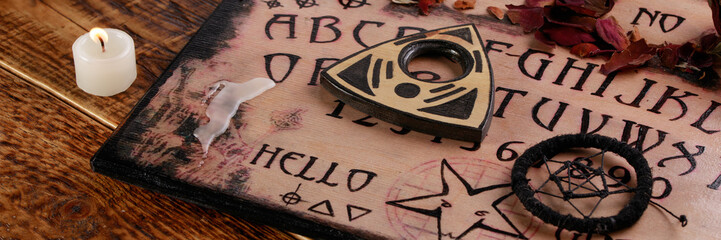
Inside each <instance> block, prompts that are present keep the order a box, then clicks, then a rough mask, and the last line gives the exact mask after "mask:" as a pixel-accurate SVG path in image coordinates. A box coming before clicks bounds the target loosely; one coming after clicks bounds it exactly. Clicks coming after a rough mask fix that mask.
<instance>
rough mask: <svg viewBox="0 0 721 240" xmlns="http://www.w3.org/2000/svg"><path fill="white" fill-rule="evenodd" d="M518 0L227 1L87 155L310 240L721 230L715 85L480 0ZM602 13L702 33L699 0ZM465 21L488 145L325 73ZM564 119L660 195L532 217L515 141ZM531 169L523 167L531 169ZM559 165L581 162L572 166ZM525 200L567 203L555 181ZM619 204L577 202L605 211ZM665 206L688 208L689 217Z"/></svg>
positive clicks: (122, 173) (705, 18) (618, 173)
mask: <svg viewBox="0 0 721 240" xmlns="http://www.w3.org/2000/svg"><path fill="white" fill-rule="evenodd" d="M522 3H523V1H507V2H498V1H495V2H488V1H478V2H477V3H476V6H475V8H474V9H471V10H464V11H458V10H455V9H452V7H451V6H452V4H453V3H452V1H446V2H445V3H443V4H442V5H441V6H439V7H435V8H433V9H432V11H431V13H430V15H429V16H420V15H419V13H418V9H417V8H416V7H415V6H405V5H396V4H394V3H391V2H390V1H366V0H340V1H316V0H267V1H260V0H254V1H251V0H226V1H223V2H222V3H221V4H220V5H219V6H218V8H217V10H216V11H215V12H214V13H213V15H212V16H211V17H210V18H209V19H208V20H207V22H206V23H205V24H204V26H203V27H202V28H201V29H200V30H199V31H198V33H197V34H196V36H195V37H193V39H192V40H191V41H190V42H189V43H188V45H187V46H186V47H185V48H184V49H183V50H182V52H181V53H180V54H179V55H178V57H177V58H176V59H175V61H174V62H173V63H172V65H171V66H170V67H169V68H168V69H167V71H166V72H165V73H164V74H163V75H162V76H161V77H160V78H159V79H158V81H157V82H156V83H155V84H154V85H153V87H152V88H151V89H150V90H149V92H148V93H147V94H146V96H145V97H144V98H143V99H142V100H141V101H140V102H139V103H138V105H137V106H136V108H135V109H134V110H133V111H132V113H131V114H130V116H129V117H128V118H127V120H126V121H125V122H124V123H123V125H122V126H121V127H119V128H118V129H117V130H116V132H115V133H114V134H113V135H112V136H111V137H110V139H109V140H108V141H107V142H106V143H105V144H104V146H103V147H102V148H101V149H100V150H99V151H98V153H97V154H96V155H95V157H94V158H93V159H92V166H93V169H94V170H95V171H97V172H99V173H102V174H105V175H108V176H111V177H114V178H117V179H119V180H122V181H125V182H128V183H130V184H135V185H139V186H143V187H145V188H148V189H152V190H155V191H158V192H161V193H164V194H167V195H170V196H174V197H177V198H180V199H184V200H186V201H189V202H193V203H197V204H200V205H203V206H208V207H211V208H216V209H220V210H222V211H226V212H229V213H232V214H236V215H238V216H241V217H243V218H246V219H249V220H252V221H257V222H259V223H264V224H269V225H273V226H277V227H280V228H283V229H287V230H290V231H294V232H297V233H301V234H306V235H308V236H311V237H313V236H318V237H323V238H356V237H358V238H373V239H376V238H388V239H437V238H441V239H447V238H457V237H463V238H467V239H516V238H529V239H584V238H594V239H713V238H718V237H719V236H721V228H719V226H718V225H719V223H720V222H721V208H719V207H718V206H719V200H720V199H721V190H720V189H719V188H720V187H721V176H720V174H721V164H720V163H719V158H720V157H721V150H719V148H718V147H717V146H716V145H715V144H716V143H719V140H718V136H720V135H719V132H721V121H719V119H721V110H719V109H718V107H719V105H721V103H720V102H721V96H719V93H718V91H715V90H712V89H705V88H702V87H698V86H695V85H693V84H691V83H689V82H687V81H685V80H683V79H682V78H680V77H678V76H676V75H673V74H669V73H666V72H664V71H662V70H659V69H655V68H640V69H636V70H629V71H623V72H621V73H619V74H610V75H603V74H601V73H600V72H599V68H600V65H601V64H603V62H604V60H603V59H602V58H594V59H581V58H579V57H577V56H575V55H573V54H570V53H569V50H568V49H567V48H562V47H556V48H552V47H548V46H546V45H544V44H541V43H539V42H538V41H536V40H534V39H533V35H532V34H525V33H524V32H523V30H522V29H521V27H520V26H517V25H512V24H510V23H509V22H508V21H507V20H498V19H496V18H494V17H492V16H491V15H489V14H488V13H487V12H486V8H487V7H488V6H497V7H501V8H502V7H503V6H504V5H506V4H522ZM609 15H613V16H614V17H615V18H616V19H617V20H618V22H619V24H620V25H621V26H622V27H623V28H624V29H628V30H630V29H632V28H633V26H636V27H638V29H639V31H640V32H641V34H642V35H643V37H645V38H646V40H647V41H648V42H651V43H663V42H670V43H677V44H680V43H683V42H685V41H688V40H689V39H691V38H695V37H697V36H699V35H700V34H701V33H703V32H705V31H707V30H711V29H713V23H712V20H711V17H710V16H711V11H710V10H709V9H708V5H707V2H706V1H702V0H694V1H685V2H683V3H679V2H669V1H661V0H653V1H618V2H617V3H616V6H615V7H614V9H613V11H612V12H610V13H609ZM463 24H473V25H475V27H476V28H477V29H478V31H479V35H480V37H481V39H482V41H483V44H482V45H483V49H484V50H485V52H484V54H486V55H487V56H488V59H489V62H490V65H491V68H492V70H493V79H494V84H495V85H494V86H493V89H490V91H492V92H493V93H494V94H495V97H494V99H493V100H494V101H493V104H492V117H491V118H492V124H491V125H490V128H489V129H488V133H487V136H486V137H485V138H484V139H483V141H482V142H464V141H457V140H451V139H448V138H443V137H436V136H433V135H428V134H423V133H419V132H416V131H411V130H409V129H407V128H403V127H400V126H397V125H393V124H390V123H387V122H385V121H381V120H378V119H376V118H373V117H371V116H368V115H366V114H365V113H362V112H360V111H358V110H356V109H354V108H352V107H350V106H348V105H346V104H345V103H344V102H342V101H340V100H338V98H336V97H335V96H334V95H333V94H331V93H329V92H328V91H327V90H326V89H324V88H323V87H322V86H321V85H320V83H321V75H322V74H321V73H322V71H323V70H325V69H326V68H328V67H329V66H330V65H332V64H334V63H336V62H337V61H338V60H339V59H343V58H345V57H346V56H349V55H351V54H353V53H355V52H358V51H361V50H364V49H365V48H366V47H369V46H373V45H375V44H377V43H381V42H385V41H388V40H390V39H395V38H398V37H403V36H411V35H412V34H415V33H418V32H421V31H425V30H432V29H441V28H445V27H450V26H459V25H463ZM427 74H430V75H433V74H432V73H427ZM254 78H269V79H271V80H273V81H274V82H275V84H276V85H275V87H273V88H270V89H268V90H267V91H265V92H263V93H262V94H260V95H258V96H257V97H254V98H252V99H250V100H247V101H244V102H243V103H242V104H240V105H239V106H238V107H237V109H234V110H237V112H234V114H232V115H229V116H230V119H229V124H228V125H229V126H228V128H227V130H225V131H223V132H222V133H221V134H219V135H218V136H217V137H214V138H213V139H212V143H210V144H209V145H208V148H207V153H206V152H205V151H204V149H203V146H202V144H201V143H200V142H199V140H198V139H197V138H196V137H195V136H194V134H193V133H194V132H195V131H196V129H198V128H199V127H201V126H204V125H206V124H207V123H208V121H209V119H208V117H207V116H206V110H207V109H208V106H209V104H211V103H212V101H213V97H214V96H215V97H216V98H217V97H218V95H219V94H218V95H214V94H215V93H217V92H216V91H223V90H224V89H220V90H219V89H218V87H217V86H219V84H221V85H222V84H225V85H227V86H225V88H230V87H229V86H230V85H229V84H230V83H238V84H242V83H245V82H248V81H249V80H251V79H254ZM574 133H595V134H600V135H605V136H608V137H611V138H615V139H617V140H619V141H621V142H624V143H627V144H628V145H629V146H631V147H633V148H636V149H639V150H640V151H641V152H642V153H643V156H644V157H645V159H646V160H647V162H648V165H649V166H650V169H651V173H652V174H653V179H652V194H651V201H652V202H654V205H649V206H648V208H647V209H646V211H645V212H643V214H642V216H641V217H640V219H639V220H638V221H637V222H636V223H635V224H633V225H632V226H630V227H629V228H625V229H622V230H619V231H613V232H609V233H604V234H598V233H596V234H593V233H585V232H577V231H571V230H565V229H562V228H559V227H557V226H555V225H554V224H549V223H545V222H543V221H542V220H540V219H539V218H537V217H534V216H533V215H532V214H531V212H529V211H528V210H527V209H526V208H525V207H524V205H523V204H522V203H521V201H520V199H519V198H518V197H517V196H516V195H515V194H514V193H513V191H512V188H511V187H510V183H511V175H512V174H511V171H512V168H513V165H514V163H515V161H516V160H517V159H518V158H519V156H520V155H521V154H522V153H523V152H524V151H525V150H526V149H528V148H530V147H531V146H533V145H535V144H537V143H539V142H541V141H544V140H546V139H548V138H551V137H554V136H557V135H562V134H574ZM579 151H581V152H583V151H586V150H583V149H581V150H579ZM615 158H616V159H615V160H614V157H613V156H609V157H608V158H607V159H606V160H605V161H607V164H609V166H608V167H607V168H601V172H602V173H605V176H606V177H607V178H608V179H609V181H611V180H612V181H615V182H618V183H617V184H612V185H608V186H609V187H610V188H613V189H615V188H619V187H621V186H622V185H623V186H625V185H626V184H628V185H631V186H632V185H634V184H635V180H634V179H635V178H636V177H637V176H636V173H635V171H634V169H633V168H632V167H631V166H629V165H628V163H627V162H625V161H623V160H622V159H620V160H619V159H618V157H615ZM585 164H586V165H588V166H591V165H592V164H597V162H596V163H592V161H590V160H589V161H588V162H587V163H585ZM594 166H596V165H594ZM540 170H543V168H529V175H528V176H531V175H530V174H531V173H532V172H533V171H540ZM578 171H581V172H583V171H582V170H578ZM549 174H550V172H549ZM571 174H576V175H578V174H579V173H578V172H577V173H570V174H569V176H568V177H569V179H570V178H571ZM576 175H574V176H576ZM529 178H530V177H529ZM581 180H582V179H581ZM569 181H570V180H569ZM533 184H537V183H533ZM605 185H606V184H605V183H604V186H605ZM536 186H538V185H536ZM613 189H612V190H613ZM536 198H537V199H538V200H540V201H541V202H544V203H545V204H546V205H549V206H551V207H553V208H554V209H556V210H557V211H559V212H561V213H562V214H566V213H567V214H575V213H574V210H573V209H572V208H571V207H569V206H564V205H563V204H562V203H563V202H558V201H557V200H554V198H553V197H552V196H551V195H543V194H537V195H536ZM627 201H628V199H627V198H623V197H621V198H620V199H616V200H608V201H604V202H603V203H602V204H600V205H598V204H597V202H594V203H590V205H589V203H588V202H583V203H579V204H578V205H579V206H580V207H579V208H589V207H592V208H593V209H591V210H598V213H599V214H602V215H603V214H606V213H609V214H611V215H613V213H614V211H618V209H620V208H622V207H624V204H625V202H627ZM598 202H600V200H599V201H598ZM594 204H597V205H598V207H594V206H596V205H594ZM656 204H657V205H656ZM660 206H662V207H664V208H665V209H668V210H669V211H670V212H672V213H674V214H675V215H676V216H680V215H684V216H685V217H687V219H688V221H687V224H685V226H682V224H681V223H679V221H677V220H676V218H674V215H671V214H669V213H667V212H666V211H665V210H663V208H661V207H660ZM581 214H582V215H583V213H581ZM584 216H585V215H584Z"/></svg>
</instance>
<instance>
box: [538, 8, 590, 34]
mask: <svg viewBox="0 0 721 240" xmlns="http://www.w3.org/2000/svg"><path fill="white" fill-rule="evenodd" d="M543 16H544V17H546V20H548V22H551V23H555V24H558V25H563V26H569V27H575V28H579V29H581V30H583V31H585V32H589V33H591V32H594V31H596V19H595V18H592V17H588V16H583V15H578V14H576V13H575V12H574V11H571V9H569V8H567V7H546V8H543Z"/></svg>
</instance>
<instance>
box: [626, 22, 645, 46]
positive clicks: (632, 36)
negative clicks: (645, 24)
mask: <svg viewBox="0 0 721 240" xmlns="http://www.w3.org/2000/svg"><path fill="white" fill-rule="evenodd" d="M642 38H643V37H641V32H639V31H638V28H637V27H636V26H635V25H634V26H633V30H631V34H630V35H629V36H628V40H630V41H631V42H636V41H640V40H641V39H642Z"/></svg>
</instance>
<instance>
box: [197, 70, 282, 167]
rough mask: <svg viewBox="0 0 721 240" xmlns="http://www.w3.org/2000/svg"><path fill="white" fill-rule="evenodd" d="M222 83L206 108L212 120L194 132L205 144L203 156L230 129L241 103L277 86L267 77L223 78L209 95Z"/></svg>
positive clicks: (206, 112) (203, 144) (201, 142)
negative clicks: (231, 121)
mask: <svg viewBox="0 0 721 240" xmlns="http://www.w3.org/2000/svg"><path fill="white" fill-rule="evenodd" d="M221 84H222V85H223V89H221V90H220V92H219V93H218V95H216V96H215V98H214V99H213V100H212V102H211V103H210V104H208V109H206V110H205V115H206V116H208V118H210V121H209V122H208V123H207V124H205V125H202V126H200V127H198V128H197V129H195V131H194V132H193V135H194V136H195V137H196V138H198V141H200V144H201V145H202V146H203V157H206V156H207V155H208V148H210V144H211V143H212V142H213V139H215V137H217V136H218V135H220V134H223V133H224V132H225V130H226V129H228V125H229V124H230V119H231V118H232V117H233V116H234V115H235V112H237V111H238V107H239V106H240V104H241V103H243V102H245V101H248V100H250V99H252V98H254V97H257V96H258V95H260V94H261V93H263V92H265V91H266V90H268V89H271V88H273V87H274V86H275V82H273V80H270V79H267V78H253V79H251V80H250V81H247V82H244V83H233V82H228V81H225V80H223V81H219V82H217V83H216V84H215V85H213V90H211V91H210V93H209V94H208V96H212V95H213V94H214V93H215V91H216V90H218V88H219V87H220V85H221Z"/></svg>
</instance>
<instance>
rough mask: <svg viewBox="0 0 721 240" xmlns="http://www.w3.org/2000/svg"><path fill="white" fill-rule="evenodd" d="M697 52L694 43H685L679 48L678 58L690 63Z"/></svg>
mask: <svg viewBox="0 0 721 240" xmlns="http://www.w3.org/2000/svg"><path fill="white" fill-rule="evenodd" d="M695 51H696V49H695V48H694V44H693V43H691V42H687V43H684V44H683V45H681V46H680V47H679V48H678V57H679V58H681V59H683V60H684V61H688V59H689V58H691V55H693V52H695Z"/></svg>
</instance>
